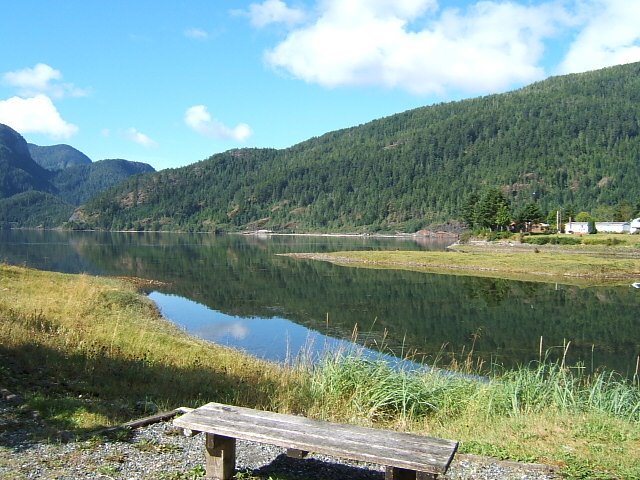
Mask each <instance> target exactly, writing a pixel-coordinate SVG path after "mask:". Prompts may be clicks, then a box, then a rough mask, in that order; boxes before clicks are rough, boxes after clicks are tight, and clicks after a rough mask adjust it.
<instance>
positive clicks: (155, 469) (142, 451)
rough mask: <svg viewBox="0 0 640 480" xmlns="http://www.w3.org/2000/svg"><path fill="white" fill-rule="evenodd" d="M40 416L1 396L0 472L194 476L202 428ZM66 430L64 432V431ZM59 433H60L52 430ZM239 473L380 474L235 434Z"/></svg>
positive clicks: (492, 467)
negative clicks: (94, 428)
mask: <svg viewBox="0 0 640 480" xmlns="http://www.w3.org/2000/svg"><path fill="white" fill-rule="evenodd" d="M42 427H43V423H42V421H41V420H40V418H39V417H38V416H37V414H34V413H33V412H23V411H19V410H18V409H17V408H16V407H15V406H11V405H10V406H8V405H7V404H6V403H4V404H3V403H2V402H0V478H2V479H4V480H17V479H52V480H53V479H55V480H73V479H105V480H106V479H114V480H115V479H127V480H128V479H136V480H137V479H141V480H142V479H144V480H146V479H149V480H150V479H159V480H163V479H164V480H183V479H196V478H200V475H201V474H202V472H203V469H202V463H203V460H204V459H203V456H204V438H203V435H202V434H199V435H196V436H193V437H185V436H184V435H182V432H181V430H178V429H176V428H174V427H173V426H172V424H171V422H170V421H168V422H158V423H154V424H151V425H148V426H145V427H141V428H137V429H134V430H133V431H132V432H131V434H130V435H129V436H128V438H121V439H117V438H116V439H111V440H104V439H103V438H100V439H99V438H98V437H94V438H91V439H89V440H82V441H79V440H69V441H66V442H65V441H62V440H57V441H51V440H50V441H42V440H33V439H32V437H33V434H34V432H38V431H40V432H41V429H42ZM67 437H70V436H68V435H67ZM58 438H59V439H63V440H64V439H65V435H64V434H62V435H58ZM236 468H237V470H238V471H239V472H240V473H239V474H238V475H237V477H236V478H238V479H241V478H242V479H254V478H263V479H268V478H269V477H272V478H273V479H277V480H337V479H340V480H356V479H362V480H369V479H371V480H383V479H384V473H383V470H382V468H383V467H381V466H379V465H369V464H364V463H360V462H350V461H344V460H341V459H338V458H331V457H326V456H321V455H310V456H309V457H307V458H305V459H303V460H296V459H292V458H289V457H287V456H286V455H285V454H284V450H283V449H281V448H278V447H275V446H272V445H265V444H258V443H254V442H245V441H240V440H239V441H238V443H237V460H236ZM440 478H443V479H455V480H467V479H477V480H483V479H507V480H508V479H514V480H515V479H519V480H550V479H557V478H559V476H558V475H557V474H556V473H554V472H553V471H552V470H551V469H550V468H549V467H547V466H543V465H530V464H519V463H512V462H500V461H496V460H493V459H490V458H483V457H476V456H470V455H460V454H458V455H457V456H456V458H455V460H454V462H453V463H452V465H451V468H450V469H449V472H448V473H447V475H445V476H442V477H440Z"/></svg>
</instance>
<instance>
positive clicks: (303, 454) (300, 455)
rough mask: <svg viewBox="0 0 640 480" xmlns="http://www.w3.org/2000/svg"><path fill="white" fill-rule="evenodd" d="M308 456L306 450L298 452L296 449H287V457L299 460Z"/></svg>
mask: <svg viewBox="0 0 640 480" xmlns="http://www.w3.org/2000/svg"><path fill="white" fill-rule="evenodd" d="M307 455H309V452H307V451H306V450H298V449H297V448H287V457H291V458H297V459H301V458H304V457H306V456H307Z"/></svg>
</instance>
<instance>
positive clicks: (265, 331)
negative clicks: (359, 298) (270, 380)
mask: <svg viewBox="0 0 640 480" xmlns="http://www.w3.org/2000/svg"><path fill="white" fill-rule="evenodd" d="M149 298H150V299H151V300H153V301H154V302H155V303H156V304H157V305H158V308H160V311H161V312H162V315H163V316H164V317H165V318H167V319H169V320H171V321H173V322H175V323H177V324H179V325H182V326H183V327H184V328H185V330H186V331H187V333H189V334H190V335H194V336H196V337H198V338H201V339H203V340H209V341H212V342H214V343H217V344H219V345H226V346H229V347H232V348H236V349H239V350H243V351H245V352H248V353H250V354H252V355H254V356H257V357H259V358H263V359H265V360H270V361H274V362H279V363H290V364H295V363H296V362H298V361H304V362H312V363H316V362H317V361H319V360H321V359H322V358H324V357H325V356H326V355H338V354H340V353H344V352H354V353H357V354H359V355H363V356H365V357H367V358H372V359H380V358H382V359H385V360H386V361H388V362H390V363H392V364H393V365H395V366H403V367H405V368H418V367H419V366H418V365H417V364H414V363H413V362H408V361H399V360H398V359H397V358H395V357H391V356H389V355H384V354H381V353H380V352H376V351H372V350H369V349H364V348H361V347H358V346H355V345H354V344H353V343H352V342H350V341H347V340H342V339H337V338H333V337H330V336H327V335H323V334H321V333H319V332H316V331H314V330H310V329H308V328H306V327H303V326H301V325H298V324H296V323H294V322H292V321H290V320H287V319H285V318H280V317H271V318H256V317H251V318H247V317H239V316H235V315H227V314H225V313H222V312H219V311H215V310H212V309H210V308H208V307H207V306H206V305H201V304H199V303H197V302H194V301H192V300H188V299H186V298H182V297H179V296H176V295H167V294H163V293H160V292H156V291H154V292H151V293H150V294H149Z"/></svg>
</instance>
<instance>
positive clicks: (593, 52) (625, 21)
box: [560, 0, 640, 73]
mask: <svg viewBox="0 0 640 480" xmlns="http://www.w3.org/2000/svg"><path fill="white" fill-rule="evenodd" d="M581 6H582V8H581V10H580V11H579V12H578V13H577V16H576V21H577V22H580V23H581V31H580V32H579V34H578V35H577V36H576V39H575V41H574V42H573V43H572V44H571V47H570V49H569V52H568V53H567V55H566V57H565V59H564V61H563V62H562V64H561V65H560V71H561V72H562V73H577V72H584V71H587V70H594V69H598V68H602V67H606V66H611V65H617V64H623V63H631V62H637V61H640V2H638V1H637V0H592V1H590V2H586V3H583V4H581Z"/></svg>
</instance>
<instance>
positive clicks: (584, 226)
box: [564, 222, 591, 233]
mask: <svg viewBox="0 0 640 480" xmlns="http://www.w3.org/2000/svg"><path fill="white" fill-rule="evenodd" d="M564 231H565V232H566V233H591V232H590V231H589V222H569V223H565V224H564Z"/></svg>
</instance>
